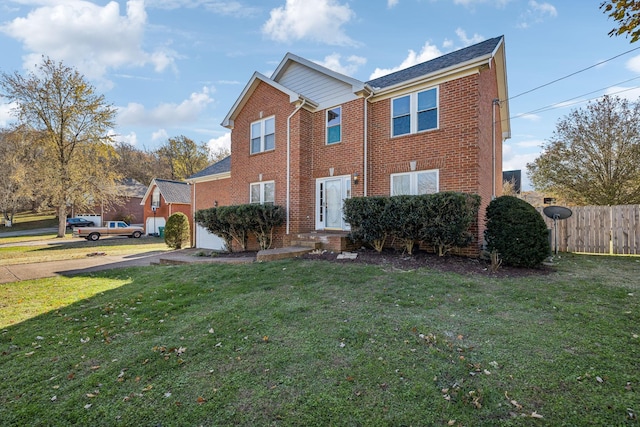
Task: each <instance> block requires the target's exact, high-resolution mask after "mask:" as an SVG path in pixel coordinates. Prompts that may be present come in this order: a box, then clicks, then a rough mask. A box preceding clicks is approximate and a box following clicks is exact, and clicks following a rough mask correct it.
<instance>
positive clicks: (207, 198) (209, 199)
mask: <svg viewBox="0 0 640 427" xmlns="http://www.w3.org/2000/svg"><path fill="white" fill-rule="evenodd" d="M230 186H231V179H230V178H224V179H217V180H214V181H204V182H196V183H195V184H193V185H192V191H195V196H194V194H193V193H192V194H191V197H192V200H193V201H194V208H195V210H196V211H199V210H201V209H208V208H212V207H214V206H215V202H218V206H227V205H230V204H231V193H230V192H229V189H230Z"/></svg>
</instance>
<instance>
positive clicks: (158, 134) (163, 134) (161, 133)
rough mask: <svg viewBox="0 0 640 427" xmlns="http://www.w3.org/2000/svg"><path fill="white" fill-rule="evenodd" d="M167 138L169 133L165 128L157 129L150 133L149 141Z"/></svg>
mask: <svg viewBox="0 0 640 427" xmlns="http://www.w3.org/2000/svg"><path fill="white" fill-rule="evenodd" d="M167 139H169V134H168V133H167V131H166V130H165V129H158V130H157V131H155V132H152V133H151V141H153V142H157V141H165V140H167Z"/></svg>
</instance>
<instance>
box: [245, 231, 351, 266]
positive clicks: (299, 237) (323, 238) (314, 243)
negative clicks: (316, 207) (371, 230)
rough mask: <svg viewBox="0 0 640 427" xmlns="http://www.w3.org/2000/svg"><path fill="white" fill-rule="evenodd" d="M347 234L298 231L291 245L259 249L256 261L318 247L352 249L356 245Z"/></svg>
mask: <svg viewBox="0 0 640 427" xmlns="http://www.w3.org/2000/svg"><path fill="white" fill-rule="evenodd" d="M348 235H349V233H348V232H347V231H312V232H309V233H299V234H296V235H294V236H292V237H291V246H288V247H284V248H276V249H267V250H262V251H259V252H258V254H257V256H256V261H275V260H278V259H286V258H295V257H298V256H301V255H305V254H307V253H309V252H312V251H314V250H320V249H322V250H327V251H332V252H344V251H348V250H353V249H355V248H356V245H355V244H354V243H353V242H352V241H351V240H350V239H349V238H348V237H347V236H348Z"/></svg>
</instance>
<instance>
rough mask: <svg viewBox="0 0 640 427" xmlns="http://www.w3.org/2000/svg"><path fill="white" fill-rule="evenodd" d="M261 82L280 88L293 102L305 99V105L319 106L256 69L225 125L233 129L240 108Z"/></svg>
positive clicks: (227, 117) (223, 122)
mask: <svg viewBox="0 0 640 427" xmlns="http://www.w3.org/2000/svg"><path fill="white" fill-rule="evenodd" d="M260 82H263V83H266V84H268V85H269V86H272V87H274V88H275V89H277V90H279V91H280V92H282V93H285V94H287V95H289V101H290V102H292V103H293V102H296V101H302V100H303V99H304V100H305V105H307V106H311V107H312V108H315V107H316V106H317V103H316V102H314V101H312V100H310V99H307V98H305V97H304V96H303V95H302V94H300V93H297V92H295V91H293V90H291V89H289V88H287V87H285V86H283V85H281V84H280V83H278V82H276V81H274V80H272V79H270V78H269V77H267V76H265V75H264V74H260V73H258V72H257V71H256V72H255V73H253V76H251V79H249V82H248V83H247V85H246V86H245V87H244V89H243V90H242V93H240V96H239V97H238V99H237V100H236V102H235V103H234V104H233V106H232V107H231V110H229V112H228V113H227V115H226V116H225V118H224V120H223V121H222V126H224V127H226V128H230V129H233V121H234V119H235V118H236V116H237V115H238V113H239V112H240V110H241V109H242V107H243V106H244V104H246V102H247V100H248V99H249V97H250V96H251V94H252V93H253V91H255V90H256V88H257V87H258V85H259V84H260Z"/></svg>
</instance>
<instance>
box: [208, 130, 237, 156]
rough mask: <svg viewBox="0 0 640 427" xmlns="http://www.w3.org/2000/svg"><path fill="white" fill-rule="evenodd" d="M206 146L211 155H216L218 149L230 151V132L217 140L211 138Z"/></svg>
mask: <svg viewBox="0 0 640 427" xmlns="http://www.w3.org/2000/svg"><path fill="white" fill-rule="evenodd" d="M207 145H208V146H209V150H210V151H211V152H212V153H217V152H218V151H220V149H226V150H231V132H227V133H225V134H223V135H222V136H220V137H218V138H211V139H210V140H209V141H208V142H207Z"/></svg>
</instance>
